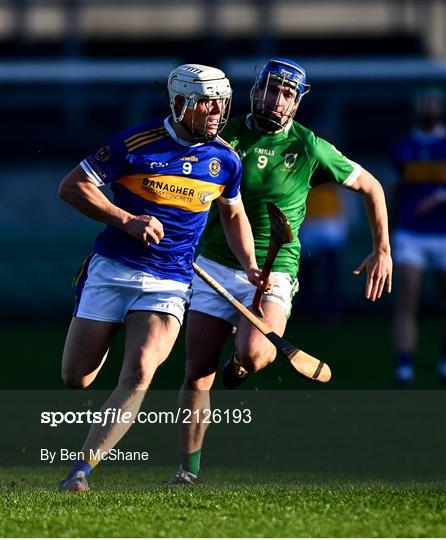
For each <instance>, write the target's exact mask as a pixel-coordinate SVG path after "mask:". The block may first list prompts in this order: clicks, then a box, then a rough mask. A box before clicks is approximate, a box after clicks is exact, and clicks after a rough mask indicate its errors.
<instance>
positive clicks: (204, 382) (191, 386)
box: [185, 373, 215, 390]
mask: <svg viewBox="0 0 446 540" xmlns="http://www.w3.org/2000/svg"><path fill="white" fill-rule="evenodd" d="M214 379H215V373H212V374H210V375H206V376H204V377H199V378H189V377H186V380H185V386H186V388H187V389H188V390H210V389H211V388H212V384H213V383H214Z"/></svg>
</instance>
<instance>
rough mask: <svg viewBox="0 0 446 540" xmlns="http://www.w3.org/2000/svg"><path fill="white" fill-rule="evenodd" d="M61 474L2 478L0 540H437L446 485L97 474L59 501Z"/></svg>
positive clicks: (236, 474)
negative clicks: (183, 482) (82, 489)
mask: <svg viewBox="0 0 446 540" xmlns="http://www.w3.org/2000/svg"><path fill="white" fill-rule="evenodd" d="M64 472H65V471H62V470H61V469H59V468H43V467H34V468H16V469H7V468H3V469H2V470H0V478H1V480H0V518H1V519H0V536H3V537H17V536H20V537H33V536H38V537H59V536H60V537H101V536H106V537H203V536H204V537H401V536H403V537H443V536H445V535H446V482H445V481H444V480H438V479H437V480H436V479H431V480H426V479H424V480H422V481H421V480H420V481H417V480H413V479H412V480H409V479H401V478H400V479H398V480H396V479H391V478H387V479H379V478H362V479H361V478H346V477H335V476H326V475H320V476H318V475H310V474H308V473H306V474H304V475H295V474H293V475H291V474H290V473H289V472H282V471H267V470H265V469H263V470H250V471H248V470H244V471H241V470H236V469H209V470H206V471H205V477H204V482H203V483H202V484H200V485H197V486H174V487H167V486H162V485H161V482H162V481H163V480H165V479H166V478H168V477H169V475H171V474H172V472H173V471H172V469H171V468H163V469H156V470H154V469H153V468H140V467H128V468H118V467H105V466H104V467H101V468H100V469H98V470H97V471H95V473H93V475H92V476H91V485H92V488H93V490H94V491H92V492H90V493H84V494H72V493H58V492H57V491H56V486H57V483H58V481H59V480H60V478H61V477H62V476H63V473H64Z"/></svg>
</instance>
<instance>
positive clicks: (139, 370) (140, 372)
mask: <svg viewBox="0 0 446 540" xmlns="http://www.w3.org/2000/svg"><path fill="white" fill-rule="evenodd" d="M155 371H156V368H155V367H152V366H141V365H139V366H135V367H134V368H133V369H132V370H130V371H129V372H127V373H126V374H125V375H124V376H123V377H121V379H120V381H119V382H120V384H121V385H123V386H125V387H127V388H128V389H131V390H147V388H148V387H149V386H150V383H151V382H152V379H153V375H154V374H155Z"/></svg>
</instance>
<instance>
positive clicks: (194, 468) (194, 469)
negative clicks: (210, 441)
mask: <svg viewBox="0 0 446 540" xmlns="http://www.w3.org/2000/svg"><path fill="white" fill-rule="evenodd" d="M200 459H201V450H197V451H196V452H192V453H191V454H188V453H186V452H181V466H182V468H183V471H187V472H190V473H192V474H195V476H198V473H199V472H200Z"/></svg>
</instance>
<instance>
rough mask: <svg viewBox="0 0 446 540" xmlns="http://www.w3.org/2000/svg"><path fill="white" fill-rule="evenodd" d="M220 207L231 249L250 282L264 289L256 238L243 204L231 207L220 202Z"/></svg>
mask: <svg viewBox="0 0 446 540" xmlns="http://www.w3.org/2000/svg"><path fill="white" fill-rule="evenodd" d="M218 207H219V210H220V220H221V223H222V225H223V229H224V231H225V235H226V239H227V241H228V244H229V247H230V248H231V250H232V251H233V253H234V254H235V256H236V257H237V259H238V260H239V262H240V264H241V265H242V267H243V269H244V270H245V272H246V274H247V276H248V279H249V281H250V282H251V283H253V284H254V285H256V286H258V287H263V286H264V285H265V284H264V283H263V281H262V280H261V277H260V276H261V272H260V270H259V267H258V265H257V260H256V256H255V249H254V238H253V236H252V230H251V225H250V223H249V221H248V217H247V215H246V212H245V208H244V206H243V202H241V201H240V202H238V203H236V204H231V205H229V204H224V203H221V202H220V201H218Z"/></svg>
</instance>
